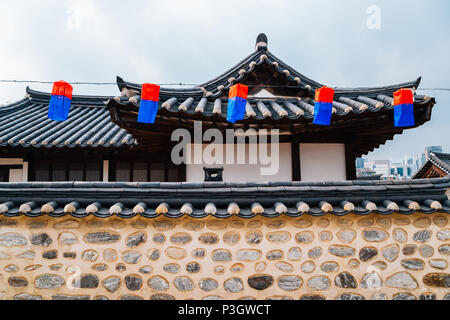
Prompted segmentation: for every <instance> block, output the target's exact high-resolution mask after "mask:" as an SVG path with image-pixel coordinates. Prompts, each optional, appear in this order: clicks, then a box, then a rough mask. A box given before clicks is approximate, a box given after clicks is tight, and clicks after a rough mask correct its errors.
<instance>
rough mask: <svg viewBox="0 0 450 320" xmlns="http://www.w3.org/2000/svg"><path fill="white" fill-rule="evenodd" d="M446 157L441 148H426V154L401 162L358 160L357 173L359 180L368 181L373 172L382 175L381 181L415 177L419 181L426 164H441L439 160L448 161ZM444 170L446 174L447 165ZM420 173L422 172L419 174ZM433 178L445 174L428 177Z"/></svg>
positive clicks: (404, 158) (409, 157)
mask: <svg viewBox="0 0 450 320" xmlns="http://www.w3.org/2000/svg"><path fill="white" fill-rule="evenodd" d="M438 151H440V152H438ZM433 155H434V156H433ZM445 155H446V154H444V153H442V147H441V146H429V147H425V152H424V153H422V154H420V155H405V156H403V158H402V159H401V161H399V162H393V161H392V160H370V161H369V160H367V159H366V158H358V159H356V172H357V176H358V178H359V179H367V176H368V175H370V171H372V172H373V174H376V175H380V179H383V180H387V179H388V180H402V179H409V178H413V177H415V178H416V179H417V177H420V176H423V175H424V171H423V170H424V166H425V165H426V164H428V166H430V165H431V164H432V163H434V164H436V163H439V160H437V158H444V159H446V156H445ZM444 163H445V161H444ZM441 164H442V163H441ZM427 168H429V167H427ZM443 168H444V171H443V172H445V168H446V167H445V164H444V166H443ZM437 170H439V169H437ZM419 171H422V172H421V173H420V174H419ZM437 172H439V171H437ZM444 175H445V174H444ZM431 176H433V177H439V176H443V173H442V172H440V173H436V172H434V173H428V174H427V177H431Z"/></svg>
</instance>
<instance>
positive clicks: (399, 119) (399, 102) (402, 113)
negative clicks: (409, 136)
mask: <svg viewBox="0 0 450 320" xmlns="http://www.w3.org/2000/svg"><path fill="white" fill-rule="evenodd" d="M414 124H415V122H414V96H413V92H412V90H410V89H400V90H398V91H396V92H394V126H396V127H412V126H414Z"/></svg>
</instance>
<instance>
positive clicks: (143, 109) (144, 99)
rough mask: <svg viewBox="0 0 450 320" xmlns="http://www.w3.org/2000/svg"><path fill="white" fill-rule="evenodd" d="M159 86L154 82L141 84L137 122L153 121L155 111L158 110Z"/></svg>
mask: <svg viewBox="0 0 450 320" xmlns="http://www.w3.org/2000/svg"><path fill="white" fill-rule="evenodd" d="M159 88H160V87H159V86H158V85H156V84H150V83H144V84H143V85H142V92H141V103H140V105H139V115H138V119H137V121H138V122H142V123H155V118H156V113H157V112H158V101H159Z"/></svg>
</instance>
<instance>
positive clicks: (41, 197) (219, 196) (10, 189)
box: [0, 176, 450, 218]
mask: <svg viewBox="0 0 450 320" xmlns="http://www.w3.org/2000/svg"><path fill="white" fill-rule="evenodd" d="M449 187H450V176H447V177H445V178H440V179H421V180H407V181H394V182H392V181H342V182H323V183H308V182H279V183H223V182H217V183H216V182H214V183H183V182H180V183H151V182H150V183H117V182H116V183H104V182H54V183H46V182H35V183H0V214H3V215H5V216H18V215H26V216H30V217H36V216H41V215H43V214H47V215H49V216H52V217H60V216H64V215H71V216H74V217H79V218H82V217H86V216H90V215H94V216H97V217H103V218H106V217H109V216H112V215H117V216H119V217H121V218H131V217H134V216H136V215H141V216H143V217H147V218H155V217H158V216H160V215H165V216H167V217H169V218H179V217H182V216H184V215H188V216H192V217H194V218H202V217H205V216H208V215H212V216H215V217H218V218H227V217H231V216H233V215H237V216H239V217H241V218H252V217H255V216H257V215H262V216H266V217H278V216H280V215H288V216H292V217H296V216H301V215H305V214H309V215H312V216H323V215H326V214H334V215H337V216H344V215H347V214H351V213H354V214H358V215H367V214H370V213H377V214H380V215H388V214H391V213H400V214H405V215H409V214H412V213H414V212H416V211H420V212H423V213H430V214H431V213H434V212H436V211H440V212H447V213H450V200H449V199H448V197H447V196H446V195H445V191H446V189H447V188H449Z"/></svg>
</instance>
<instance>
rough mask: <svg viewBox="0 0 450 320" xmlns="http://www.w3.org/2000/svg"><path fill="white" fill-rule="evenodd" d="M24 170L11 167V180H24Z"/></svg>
mask: <svg viewBox="0 0 450 320" xmlns="http://www.w3.org/2000/svg"><path fill="white" fill-rule="evenodd" d="M22 181H23V170H22V169H9V182H22Z"/></svg>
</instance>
